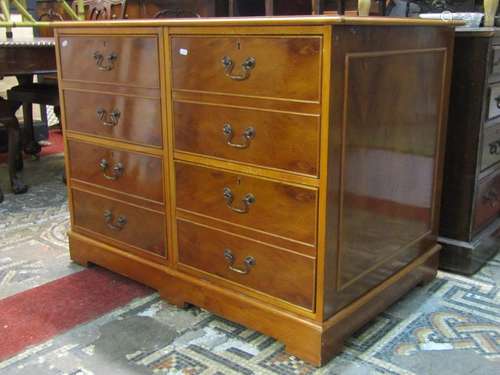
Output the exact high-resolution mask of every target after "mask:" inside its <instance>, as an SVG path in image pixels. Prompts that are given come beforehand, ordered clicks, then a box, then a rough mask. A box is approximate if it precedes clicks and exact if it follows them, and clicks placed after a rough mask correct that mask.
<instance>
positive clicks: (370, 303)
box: [69, 232, 440, 366]
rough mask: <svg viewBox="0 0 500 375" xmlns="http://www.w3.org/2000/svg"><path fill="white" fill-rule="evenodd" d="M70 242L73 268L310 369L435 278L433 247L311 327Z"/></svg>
mask: <svg viewBox="0 0 500 375" xmlns="http://www.w3.org/2000/svg"><path fill="white" fill-rule="evenodd" d="M69 239H70V254H71V258H72V259H73V260H74V261H75V262H77V263H79V264H82V265H87V264H88V263H93V264H97V265H99V266H102V267H105V268H107V269H109V270H111V271H114V272H117V273H120V274H122V275H124V276H127V277H129V278H131V279H133V280H136V281H138V282H141V283H144V284H145V285H148V286H150V287H152V288H154V289H156V290H158V292H159V294H160V295H161V297H162V298H164V299H166V300H167V301H168V302H170V303H172V304H174V305H176V306H180V307H185V306H186V305H187V304H193V305H196V306H199V307H202V308H204V309H207V310H209V311H211V312H212V313H214V314H216V315H219V316H222V317H224V318H226V319H229V320H232V321H235V322H237V323H240V324H242V325H245V326H247V327H249V328H251V329H254V330H256V331H259V332H262V333H263V334H266V335H269V336H272V337H274V338H276V339H277V340H279V341H281V342H283V343H284V344H285V346H286V351H287V352H288V353H290V354H292V355H295V356H297V357H299V358H301V359H303V360H305V361H307V362H310V363H311V364H313V365H315V366H321V365H324V364H325V363H327V362H328V361H329V360H330V359H331V358H332V357H334V356H335V355H336V354H338V353H339V352H341V351H342V349H343V342H344V340H345V339H346V338H347V337H349V335H351V334H352V333H353V332H354V331H355V330H356V329H358V328H360V327H362V326H363V325H364V324H366V323H367V322H368V321H370V320H371V319H373V318H374V317H375V316H376V315H377V314H378V313H380V312H382V311H383V310H385V309H386V308H387V307H388V306H390V305H391V304H392V303H394V302H395V301H396V300H397V299H398V298H400V297H401V296H402V295H404V294H405V293H406V292H407V291H408V290H410V289H411V288H412V287H414V286H415V285H417V284H419V283H425V282H428V281H430V280H431V279H432V278H433V277H434V275H435V273H436V268H437V257H438V255H439V254H438V251H439V249H440V246H439V245H436V246H435V247H434V248H432V249H430V250H429V251H428V252H427V253H426V254H425V255H422V256H420V257H418V258H417V259H415V260H414V261H413V262H411V263H410V264H409V265H408V266H406V267H405V268H404V269H402V270H401V271H399V272H398V273H396V274H394V275H393V276H392V277H390V278H389V279H387V280H386V281H384V282H383V283H382V284H380V285H378V286H377V287H376V288H374V289H372V290H371V291H369V292H368V293H366V294H365V295H364V296H363V297H361V298H359V299H358V300H356V301H355V302H354V303H352V304H351V305H349V306H347V307H346V308H344V309H343V310H341V311H339V312H338V313H336V314H335V315H333V316H332V317H330V318H329V319H328V320H326V321H320V320H318V321H315V320H313V319H310V318H307V317H304V316H300V315H298V314H295V313H292V312H289V311H286V310H285V309H282V308H279V307H275V306H273V305H270V304H266V303H264V302H261V301H259V300H256V299H252V298H249V297H246V296H244V295H242V294H241V293H237V292H234V291H231V290H229V289H227V288H222V287H220V286H217V285H215V284H213V283H209V282H207V281H204V280H200V279H197V278H194V277H192V276H190V275H186V274H184V273H181V272H179V271H177V270H175V269H172V268H168V267H167V266H165V265H161V264H156V263H153V262H150V261H148V260H144V259H141V258H139V257H137V256H135V255H132V254H129V253H125V252H123V251H121V250H119V249H116V248H114V247H111V246H108V245H105V244H102V243H100V242H97V241H94V240H92V239H89V238H87V237H85V236H82V235H80V234H77V233H74V232H70V233H69ZM318 319H320V318H318Z"/></svg>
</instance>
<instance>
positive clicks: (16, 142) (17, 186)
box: [4, 116, 28, 194]
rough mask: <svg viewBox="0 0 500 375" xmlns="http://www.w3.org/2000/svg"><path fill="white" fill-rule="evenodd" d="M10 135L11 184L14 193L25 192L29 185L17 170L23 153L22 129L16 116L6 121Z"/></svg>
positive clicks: (9, 161)
mask: <svg viewBox="0 0 500 375" xmlns="http://www.w3.org/2000/svg"><path fill="white" fill-rule="evenodd" d="M4 124H5V126H6V127H7V132H8V137H9V146H8V147H9V150H8V164H9V178H10V186H11V188H12V191H13V192H14V194H24V193H26V192H27V191H28V186H27V185H26V184H25V183H24V182H23V181H22V179H21V176H20V175H19V174H18V171H17V161H18V158H19V155H20V154H21V131H20V128H19V122H18V121H17V119H16V117H15V116H14V117H12V118H11V119H8V120H5V121H4Z"/></svg>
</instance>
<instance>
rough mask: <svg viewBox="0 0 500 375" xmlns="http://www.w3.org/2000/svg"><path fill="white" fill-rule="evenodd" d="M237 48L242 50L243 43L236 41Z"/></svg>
mask: <svg viewBox="0 0 500 375" xmlns="http://www.w3.org/2000/svg"><path fill="white" fill-rule="evenodd" d="M236 48H237V49H241V42H240V41H239V40H238V41H236Z"/></svg>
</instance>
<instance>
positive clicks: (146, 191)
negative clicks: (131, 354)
mask: <svg viewBox="0 0 500 375" xmlns="http://www.w3.org/2000/svg"><path fill="white" fill-rule="evenodd" d="M396 25H397V27H395V26H396ZM415 25H418V26H419V27H415ZM451 25H452V24H450V23H444V22H436V21H432V22H426V21H420V20H406V21H403V20H394V19H374V18H365V17H360V18H359V19H354V18H352V19H351V18H346V17H318V18H307V17H304V18H291V17H285V18H266V19H260V18H256V19H228V20H197V21H195V20H182V21H179V20H162V21H131V22H123V21H120V22H117V23H93V22H89V23H85V24H83V23H78V22H76V23H72V24H71V25H70V24H68V23H64V24H62V25H61V26H62V27H61V28H58V29H57V32H56V34H57V38H58V51H59V52H58V63H59V64H60V66H65V64H66V65H67V64H69V63H68V61H69V59H71V58H79V57H78V56H81V55H79V54H78V53H77V51H73V52H72V53H71V54H68V53H67V52H62V48H61V45H60V44H61V41H62V40H66V39H68V38H73V39H71V40H76V39H77V38H80V39H78V40H85V39H92V38H95V37H96V36H97V38H98V40H99V41H100V43H101V44H102V43H104V41H105V40H107V38H109V41H110V42H111V43H114V44H113V46H116V48H115V49H116V50H121V51H123V48H124V46H126V45H128V46H131V45H132V44H130V42H129V40H132V39H133V40H134V41H135V42H134V43H137V45H138V46H139V47H138V49H137V50H135V51H134V50H130V51H129V52H127V54H125V56H128V58H129V59H130V61H129V60H126V62H128V63H129V64H130V65H129V66H130V70H129V71H126V70H124V69H125V68H124V65H120V66H119V67H118V66H116V69H118V70H116V72H114V73H110V74H109V75H108V76H106V72H100V73H99V74H101V73H102V74H104V77H105V78H103V79H101V80H100V82H94V81H93V79H94V78H93V77H97V76H96V74H97V73H95V72H94V73H92V72H91V73H88V77H90V78H92V79H90V80H87V81H83V80H82V81H78V80H77V81H72V80H68V79H66V80H65V78H66V77H65V76H64V72H63V73H62V76H60V83H61V86H62V88H61V95H62V98H63V109H64V111H63V112H64V113H65V116H63V118H64V122H65V129H67V128H71V131H69V132H66V140H65V142H66V144H67V146H69V150H70V151H71V149H72V148H73V149H74V148H75V145H76V144H84V146H82V147H83V148H82V150H81V151H79V152H78V153H79V155H82V156H81V157H80V158H79V157H78V156H77V157H76V158H75V157H74V156H73V157H71V156H70V157H69V158H68V160H67V162H68V163H69V164H70V167H69V168H68V173H69V177H70V180H69V185H70V186H69V187H70V190H69V192H70V198H71V204H70V208H71V212H72V225H73V226H72V229H71V231H70V251H71V256H72V259H73V260H75V261H76V262H79V263H81V264H88V263H89V262H90V263H96V264H99V265H102V266H104V267H107V268H110V269H112V270H114V271H116V272H120V273H122V274H125V275H127V276H129V277H132V278H134V279H136V280H139V281H141V282H143V283H145V284H147V285H150V286H152V287H153V288H156V289H158V290H159V292H160V294H161V295H162V296H163V297H164V298H166V299H167V300H168V301H169V302H171V303H174V304H176V305H178V306H184V305H185V304H186V303H192V304H195V305H198V306H201V307H203V308H206V309H208V310H210V311H212V312H214V313H216V314H220V315H222V316H224V317H226V318H228V319H231V320H234V321H237V322H239V323H241V324H244V325H247V326H249V327H251V328H253V329H256V330H259V331H261V332H263V333H266V334H268V335H271V336H274V337H276V338H278V339H279V340H282V341H283V342H285V344H286V349H287V351H288V352H290V353H292V354H294V355H297V356H299V357H300V358H303V359H305V360H307V361H310V362H312V363H313V364H315V365H320V364H323V363H325V362H326V361H327V360H328V359H330V358H331V357H332V356H333V355H334V354H335V353H337V352H339V351H340V350H342V342H343V340H344V339H345V338H346V337H347V336H348V335H349V334H350V333H352V332H353V331H354V330H356V329H357V328H359V327H361V326H362V325H363V324H365V323H366V322H367V321H368V320H370V319H372V318H373V317H374V316H375V314H377V313H379V312H381V311H383V309H384V308H386V307H387V306H389V305H390V304H391V303H393V302H394V301H395V300H397V299H398V298H399V297H400V296H401V295H403V294H404V293H406V292H407V291H408V290H409V289H411V288H412V287H414V286H415V285H416V284H418V283H423V282H427V281H429V280H431V279H432V278H433V277H434V275H435V272H436V267H437V262H436V260H437V252H438V251H439V249H440V246H439V245H437V243H436V237H437V224H438V219H439V200H440V191H441V176H442V163H443V149H444V136H443V134H444V132H445V125H446V109H447V97H448V90H449V76H450V72H451V71H450V66H451V55H452V48H453V32H454V30H453V28H451V27H450V26H451ZM71 26H73V27H71ZM141 38H142V39H141ZM137 39H138V40H142V41H141V42H137V41H136V40H137ZM150 40H157V41H158V43H157V44H156V47H153V44H151V45H150V44H148V43H149V41H150ZM120 41H121V44H120ZM127 43H128V44H127ZM93 46H95V44H94V45H93ZM154 49H155V50H154ZM146 52H147V53H146ZM122 54H123V53H122ZM225 56H227V57H230V58H231V63H232V64H233V65H234V66H233V67H232V69H228V68H227V66H228V59H225V62H226V64H225V65H226V69H225V67H224V64H223V60H224V57H225ZM134 57H137V58H138V59H140V61H141V66H146V67H151V69H150V70H151V72H152V73H151V77H157V76H156V74H157V72H158V71H159V72H160V74H159V76H158V80H157V81H155V82H153V80H152V78H151V77H147V78H144V79H142V78H141V77H142V76H141V75H142V74H145V73H143V72H140V73H138V72H137V71H135V70H133V69H135V66H136V63H137V61H138V60H137V59H136V60H134ZM82 58H83V59H85V58H86V57H82ZM249 58H251V60H250V61H252V63H251V65H252V66H251V67H250V68H249V69H247V71H245V66H244V65H242V64H243V63H244V62H245V61H246V60H248V59H249ZM123 61H125V60H123V59H122V60H121V63H122V64H124V62H123ZM91 66H92V64H90V65H89V66H88V67H86V68H85V69H91ZM92 67H93V68H94V69H96V64H95V63H94V65H93V66H92ZM111 71H112V70H111ZM108 73H109V72H108ZM74 74H76V73H74ZM231 76H232V77H231ZM112 87H115V88H116V92H113V89H111V88H112ZM100 90H101V91H102V90H105V93H102V92H99V91H100ZM148 90H152V91H149V92H150V94H149V95H148ZM73 91H78V93H79V94H78V95H80V93H83V94H81V95H87V96H88V98H89V99H88V101H87V102H88V103H87V104H82V107H83V109H82V111H83V112H85V111H87V108H90V107H92V106H95V105H96V104H97V103H98V102H99V100H98V99H99V98H100V97H99V95H101V96H102V97H103V98H104V97H106V98H108V99H107V100H108V101H109V102H108V106H110V107H113V106H114V105H115V103H118V102H116V100H118V98H119V97H120V96H125V97H126V98H127V100H130V103H131V104H130V105H129V106H128V107H130V106H132V107H134V108H137V111H139V112H140V111H143V110H144V108H146V109H147V108H149V109H148V110H147V113H144V116H145V118H148V119H150V120H149V121H146V122H145V123H144V124H143V125H144V128H142V127H141V128H138V129H140V130H137V131H138V132H136V133H134V134H136V135H140V137H142V138H141V140H138V139H137V137H134V138H132V137H131V136H129V135H127V134H129V133H127V132H129V131H130V129H132V128H134V127H135V126H140V125H141V122H140V121H136V120H134V121H130V122H128V123H124V127H123V129H122V130H121V131H122V132H124V133H121V135H120V136H118V135H114V136H113V135H107V136H105V135H102V134H100V131H97V130H96V131H93V132H91V131H86V132H85V131H84V128H85V127H86V126H87V125H85V124H84V123H78V119H75V117H74V116H73V117H72V119H71V118H70V116H68V114H70V113H72V112H73V111H74V110H71V108H70V107H71V105H72V104H73V103H74V102H76V101H75V100H74V99H73V100H71V99H70V100H69V101H68V98H64V95H63V94H64V93H65V92H73ZM108 95H109V96H108ZM155 95H156V96H155ZM136 98H137V99H136ZM139 98H140V99H139ZM154 98H157V100H158V101H159V103H160V104H161V106H160V109H158V107H154V106H152V105H151V106H150V107H147V103H152V100H153V99H154ZM64 99H65V100H64ZM122 100H123V99H122ZM150 100H151V101H150ZM65 101H67V102H69V106H68V103H65ZM88 104H90V105H88ZM116 105H118V104H116ZM73 107H74V108H76V107H75V105H74V104H73ZM154 108H156V110H155V109H154ZM93 110H94V109H88V111H89V114H90V113H91V111H93ZM139 112H136V111H135V110H134V114H137V113H139ZM152 112H155V113H152ZM127 118H129V119H130V118H134V119H137V116H134V115H129V116H127ZM153 118H154V119H158V118H161V137H162V138H161V139H162V143H155V142H153V139H158V136H157V135H155V136H153V137H152V138H149V139H148V135H152V134H154V133H155V132H156V129H157V128H155V127H151V126H152V124H153V123H154V121H152V120H151V119H153ZM89 119H90V115H89ZM155 121H156V120H155ZM226 124H230V125H231V132H230V134H229V135H230V136H228V131H227V129H226V132H224V131H223V129H224V126H225V125H226ZM248 127H253V128H254V129H253V130H254V133H253V136H252V137H248V139H246V138H245V136H244V134H245V131H247V128H248ZM97 129H98V128H97ZM231 136H232V137H231ZM228 140H229V141H231V143H232V145H231V144H228ZM235 145H236V146H235ZM238 145H240V146H241V145H243V147H237V146H238ZM77 147H78V146H77ZM102 152H104V153H105V154H106V155H108V157H109V158H110V159H111V156H112V157H113V160H115V158H117V159H116V160H118V156H119V159H121V158H128V163H129V164H130V162H131V161H133V162H134V163H136V164H135V165H136V166H137V167H136V169H135V170H136V173H135V174H132V175H130V177H131V178H133V177H134V176H135V179H136V180H135V181H134V182H132V181H130V183H128V184H127V186H126V187H123V188H122V189H117V190H113V184H112V183H111V182H108V181H99V178H100V176H99V174H96V172H95V163H96V161H97V159H98V155H101V153H102ZM91 154H95V155H91ZM85 155H88V156H85ZM72 159H74V160H72ZM86 159H88V160H89V163H88V164H89V165H88V167H85V160H86ZM158 159H160V160H162V164H161V166H156V164H154V163H156V162H157V161H158ZM153 161H154V162H153ZM151 163H153V164H151ZM87 169H88V170H87ZM77 175H78V176H79V177H77ZM124 176H125V175H124ZM158 179H163V188H161V187H160V186H161V185H162V183H161V182H159V181H158ZM118 181H119V180H118ZM124 181H125V180H124ZM151 184H152V185H154V186H150V185H151ZM162 189H163V197H164V201H163V202H164V206H161V205H159V202H156V203H155V202H152V201H150V200H147V199H144V198H146V197H147V198H148V199H151V198H153V197H155V198H153V199H155V200H157V199H159V198H160V194H161V193H160V192H161V190H162ZM119 190H122V191H119ZM126 192H127V194H128V195H127V194H125V193H126ZM129 193H130V194H129ZM132 194H137V195H138V196H139V197H140V196H141V194H142V196H143V197H144V198H139V197H137V198H134V199H132V197H135V195H132ZM125 197H130V199H129V200H127V199H125ZM141 199H142V202H143V203H141ZM108 206H109V207H111V208H112V209H113V213H114V216H113V217H114V219H115V220H116V219H117V216H116V215H120V213H122V212H123V213H125V215H130V220H131V222H132V221H133V222H134V223H135V222H136V221H137V220H141V218H143V222H142V223H141V224H139V225H137V226H134V225H133V226H130V228H131V229H130V232H127V226H128V223H127V226H125V227H124V228H123V229H122V230H121V231H118V232H119V233H115V232H117V231H116V230H113V229H110V228H109V227H108V226H107V225H106V224H107V223H106V221H103V213H102V210H103V209H104V208H106V207H108ZM159 211H161V213H160V212H159ZM238 211H239V212H238ZM113 223H115V221H113ZM144 226H147V228H144ZM159 226H161V227H162V228H163V230H164V233H161V231H160V230H159ZM110 230H111V231H112V232H113V233H108V232H109V231H110ZM147 231H149V232H147ZM161 241H163V242H161ZM155 244H156V245H159V244H163V246H166V253H165V255H167V260H166V261H165V262H161V261H159V260H158V259H157V258H154V257H153V256H152V255H151V254H153V253H152V252H151V251H155V250H154V249H156V248H157V247H155V246H156V245H155ZM160 246H161V245H160ZM138 248H144V249H145V250H149V252H148V251H142V252H141V251H139V250H137V249H138ZM152 249H153V250H152ZM132 250H133V251H132ZM155 256H157V255H155Z"/></svg>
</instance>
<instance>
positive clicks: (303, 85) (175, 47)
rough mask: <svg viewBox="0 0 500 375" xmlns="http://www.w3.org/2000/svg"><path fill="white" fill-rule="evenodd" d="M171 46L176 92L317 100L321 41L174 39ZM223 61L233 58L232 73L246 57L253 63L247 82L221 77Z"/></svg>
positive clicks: (238, 68)
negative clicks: (190, 91) (207, 92)
mask: <svg viewBox="0 0 500 375" xmlns="http://www.w3.org/2000/svg"><path fill="white" fill-rule="evenodd" d="M171 48H172V86H173V89H174V90H196V91H209V92H221V93H230V94H239V95H251V96H262V97H276V98H283V99H296V100H307V101H318V99H319V94H320V66H321V60H320V58H319V56H320V50H321V39H320V38H318V37H297V38H280V37H274V38H272V37H265V38H260V37H247V36H243V37H204V38H199V37H174V38H172V47H171ZM223 57H228V58H230V59H231V61H232V63H233V65H234V68H233V75H238V74H242V73H243V72H244V68H243V66H242V64H244V62H245V61H246V60H247V59H248V58H253V59H255V66H256V67H255V69H251V70H250V71H249V73H248V74H249V77H251V79H245V80H242V81H238V80H234V79H230V78H228V77H227V76H226V75H225V74H224V65H223V63H222V58H223ZM257 66H258V68H257ZM289 77H294V79H293V80H290V79H289Z"/></svg>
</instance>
